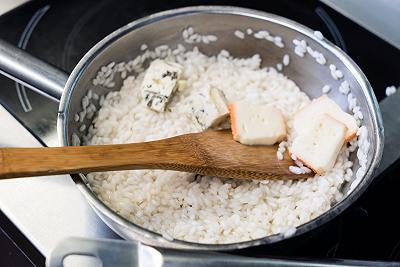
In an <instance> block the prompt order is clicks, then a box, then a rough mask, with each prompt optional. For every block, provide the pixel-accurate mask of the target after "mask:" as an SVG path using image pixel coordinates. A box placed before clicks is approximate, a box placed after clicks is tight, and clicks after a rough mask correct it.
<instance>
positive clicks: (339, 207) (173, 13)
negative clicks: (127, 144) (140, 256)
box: [57, 6, 384, 250]
mask: <svg viewBox="0 0 400 267" xmlns="http://www.w3.org/2000/svg"><path fill="white" fill-rule="evenodd" d="M198 13H214V14H231V15H241V16H247V17H253V18H257V19H261V20H265V21H269V22H272V23H276V24H279V25H282V26H284V27H289V28H292V29H294V30H296V31H298V32H299V33H301V34H303V35H306V36H307V37H309V38H311V39H313V40H314V41H316V42H318V43H319V44H320V45H321V46H323V47H324V48H325V49H327V50H329V51H330V52H332V53H333V54H334V55H335V56H337V57H338V58H339V59H340V60H341V61H342V62H343V64H345V65H346V67H347V68H348V69H349V70H350V71H351V73H352V75H353V76H354V78H355V79H356V80H357V82H358V83H359V84H360V86H361V88H362V91H363V94H364V95H365V98H366V101H367V105H368V109H369V111H370V112H371V118H372V125H373V128H374V132H373V133H370V134H373V135H374V138H375V140H376V146H375V147H374V153H373V154H371V156H372V157H373V158H372V161H371V164H370V165H369V166H368V169H367V171H366V173H365V175H364V177H363V179H362V180H361V181H360V182H359V184H358V185H357V186H356V187H355V188H354V189H353V191H352V192H351V193H350V194H348V195H347V196H345V197H344V198H343V199H342V200H341V201H340V202H338V203H336V204H335V205H334V206H332V207H331V208H330V209H329V210H328V211H326V212H324V213H322V214H321V215H319V216H318V217H316V218H314V219H313V220H311V221H308V222H307V223H305V224H302V225H299V226H297V227H296V232H295V234H293V235H292V236H290V238H291V237H294V236H298V235H301V234H303V233H306V232H308V231H310V230H313V229H315V228H317V227H318V226H320V225H322V224H325V223H327V222H328V221H330V220H331V219H333V218H335V217H336V216H337V215H338V214H340V213H341V212H342V211H343V210H345V209H346V208H347V207H348V206H349V205H350V204H351V203H353V202H354V201H355V200H356V199H358V197H359V196H360V195H361V194H362V193H363V192H364V191H365V189H366V188H367V187H368V185H369V184H370V183H371V181H372V180H373V177H372V175H373V173H374V171H375V170H376V169H377V167H378V165H379V162H380V160H381V157H382V153H383V141H384V135H383V123H382V117H381V113H380V109H379V105H378V102H377V100H376V98H375V95H374V93H373V90H372V87H371V85H370V83H369V82H368V80H367V78H366V77H365V75H364V73H363V72H362V71H361V69H360V68H359V67H358V66H357V65H356V64H355V62H354V61H353V60H352V59H351V58H350V57H349V56H348V55H346V54H345V53H344V52H343V51H342V50H341V49H340V48H339V47H337V46H336V45H334V44H332V43H331V42H330V41H329V40H326V39H324V40H323V41H322V40H320V39H318V38H317V37H316V36H315V35H314V31H313V30H311V29H310V28H308V27H306V26H303V25H301V24H299V23H297V22H295V21H292V20H290V19H287V18H284V17H281V16H277V15H274V14H270V13H267V12H263V11H258V10H253V9H247V8H241V7H234V6H193V7H184V8H178V9H172V10H167V11H163V12H159V13H155V14H153V15H149V16H146V17H143V18H141V19H138V20H135V21H133V22H131V23H129V24H127V25H125V26H123V27H121V28H119V29H117V30H116V31H114V32H112V33H111V34H109V35H108V36H106V37H105V38H104V39H102V40H101V41H100V42H98V43H97V44H96V45H95V46H94V47H93V48H91V49H90V50H89V51H88V52H87V53H86V54H85V56H84V57H83V58H82V59H81V60H80V61H79V63H78V64H77V65H76V67H75V68H74V70H73V71H72V73H71V75H70V76H69V78H68V81H67V83H66V85H65V88H64V92H63V94H62V97H61V100H60V106H59V111H58V119H57V132H58V137H59V142H60V144H61V145H62V146H68V145H70V144H69V140H68V136H67V123H68V120H67V118H68V107H69V104H70V101H71V98H72V92H73V90H74V89H75V88H76V84H77V81H78V80H79V79H80V77H81V76H82V75H83V73H84V71H85V69H86V68H87V67H88V66H89V64H90V63H91V61H92V60H93V59H94V58H95V57H96V56H97V55H98V54H99V53H101V52H102V51H103V50H105V49H107V47H108V46H109V45H111V44H112V43H113V42H114V41H117V40H118V39H119V38H120V37H122V36H124V35H125V34H127V33H129V32H131V31H133V30H135V29H138V28H140V27H142V26H145V25H147V24H151V23H153V22H158V21H162V20H164V19H166V18H171V17H177V16H183V15H193V14H198ZM71 176H72V178H73V180H74V181H75V183H76V184H77V186H78V188H79V189H80V191H81V192H82V193H83V195H84V196H85V197H86V199H87V200H88V202H89V203H90V205H91V206H92V207H93V208H94V210H95V211H96V212H98V213H100V214H101V215H104V216H106V217H107V218H109V219H111V220H112V221H113V222H114V223H116V224H118V225H119V226H122V227H123V228H125V229H129V230H130V231H133V232H134V233H135V234H136V235H137V236H140V240H138V241H140V242H143V243H146V244H150V245H154V246H158V247H166V248H175V249H191V250H234V249H242V248H247V247H251V246H258V245H262V244H271V243H275V242H278V241H281V240H285V239H287V238H289V237H285V236H284V235H283V234H282V233H281V234H274V235H270V236H265V237H263V238H259V239H254V240H249V241H244V242H238V243H227V244H203V243H194V242H188V241H183V240H178V239H174V240H168V239H166V238H164V237H163V236H162V235H161V234H158V233H155V232H153V231H150V230H147V229H145V228H143V227H141V226H139V225H136V224H134V223H132V222H130V221H128V220H127V219H125V218H123V217H122V216H120V215H118V214H117V213H116V212H114V211H113V210H111V209H110V208H109V207H107V206H106V205H105V204H104V203H103V202H102V201H101V200H100V199H98V198H97V196H96V195H95V194H94V193H93V192H92V190H91V189H90V188H89V186H88V185H87V182H86V178H85V176H84V175H83V174H79V175H71ZM100 217H102V216H100ZM103 221H104V220H103ZM109 226H110V227H111V228H113V227H112V225H109ZM114 230H115V229H114ZM117 232H118V231H117ZM120 234H121V233H120ZM122 235H123V234H122ZM123 237H126V236H123Z"/></svg>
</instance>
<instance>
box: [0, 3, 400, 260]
mask: <svg viewBox="0 0 400 267" xmlns="http://www.w3.org/2000/svg"><path fill="white" fill-rule="evenodd" d="M199 4H201V5H208V4H218V5H224V4H226V5H235V6H243V7H248V8H254V9H259V10H263V11H267V12H271V13H275V14H278V15H281V16H285V17H288V18H290V19H292V20H295V21H298V22H300V23H302V24H304V25H306V26H309V27H310V28H313V29H318V30H320V31H321V32H322V33H323V34H324V36H325V37H327V38H328V39H330V40H331V41H333V42H334V43H336V44H337V45H338V46H339V47H341V48H342V49H343V50H345V51H346V52H347V53H348V54H349V55H350V56H351V57H352V58H353V60H354V61H355V62H356V63H357V64H358V65H359V66H360V67H361V69H362V70H363V71H364V73H365V74H366V76H367V77H368V79H369V81H370V82H371V84H372V87H373V88H374V91H375V94H376V96H377V98H378V100H380V99H382V98H383V97H384V96H385V88H386V86H389V85H393V84H394V85H398V84H400V75H399V73H400V68H399V67H398V65H399V62H400V52H399V50H397V49H396V48H394V47H392V46H391V45H389V44H387V43H386V42H384V41H382V40H381V39H379V38H378V37H376V36H375V35H373V34H372V33H370V32H368V31H366V30H364V29H363V28H361V27H360V26H358V25H357V24H355V23H353V22H352V21H350V20H348V19H347V18H345V17H343V16H342V15H340V14H338V13H337V12H335V11H333V10H332V9H330V8H328V7H326V6H325V5H323V4H321V3H320V2H318V1H311V0H310V1H304V0H303V1H298V0H281V1H253V0H249V1H232V0H231V1H225V0H223V1H190V0H180V1H178V0H176V1H154V0H146V1H143V0H137V1H127V0H125V1H124V0H98V1H82V0H79V1H78V0H69V1H31V2H29V3H27V4H25V5H24V6H21V7H20V8H18V9H16V10H13V11H11V12H9V13H7V14H5V15H3V16H1V17H0V29H1V30H0V38H3V39H5V40H7V41H9V42H11V43H13V44H15V45H17V44H19V45H20V46H23V47H25V49H26V50H28V51H29V52H30V53H31V54H33V55H35V56H37V57H39V58H41V59H44V60H46V61H48V62H50V63H52V64H54V65H56V66H58V67H60V68H61V69H63V70H65V71H66V72H70V71H71V70H72V69H73V67H74V66H75V64H76V63H77V62H78V61H79V59H80V58H81V57H82V56H83V55H84V54H85V52H86V51H87V50H88V49H89V48H91V47H92V46H93V45H94V44H95V43H96V42H98V41H99V40H100V39H102V38H103V37H104V36H106V35H107V34H109V33H110V32H112V31H113V30H115V29H117V28H119V27H121V26H123V25H125V24H127V23H128V22H130V21H132V20H135V19H137V18H139V17H143V16H145V15H148V14H151V13H154V12H157V11H161V10H166V9H171V8H175V7H182V6H188V5H199ZM28 24H29V27H27V25H28ZM0 87H1V91H0V103H2V104H3V105H4V106H6V107H7V108H8V110H9V111H11V112H12V113H13V114H14V115H15V116H17V117H18V118H19V119H20V120H21V122H22V123H23V124H25V126H26V127H28V128H30V130H31V131H32V132H33V133H34V134H36V135H39V136H40V134H38V133H37V132H36V131H39V130H40V129H39V130H38V128H40V127H43V126H40V127H38V125H33V124H32V122H30V121H29V120H28V119H26V118H28V117H29V116H32V114H36V115H37V114H39V116H44V117H46V116H48V118H49V119H48V120H47V122H46V123H50V124H52V123H54V122H55V116H56V113H55V111H56V104H55V103H50V102H49V103H48V105H41V104H39V103H42V102H41V101H42V96H39V95H37V94H36V93H33V92H30V91H29V90H27V91H25V90H21V88H19V89H16V86H15V84H14V82H11V81H10V80H8V79H6V78H4V77H0ZM18 94H19V95H20V96H19V97H18ZM21 94H22V95H23V94H25V96H24V97H22V98H21ZM53 110H54V111H53ZM49 114H50V115H49ZM52 127H54V126H52ZM399 174H400V168H397V166H392V169H391V171H389V172H386V175H385V177H379V179H376V182H375V183H374V184H373V185H372V186H371V187H370V188H369V189H368V191H367V192H366V193H365V194H364V195H363V196H362V197H361V198H360V199H359V200H358V201H357V202H356V203H355V204H353V205H352V206H351V207H350V208H349V209H348V210H346V211H345V212H344V213H343V214H342V215H340V216H338V217H337V218H336V219H335V220H333V221H332V222H330V223H329V224H327V225H325V226H324V227H322V228H320V229H317V230H315V231H313V232H311V233H308V234H306V235H305V236H302V237H300V238H298V239H297V240H291V241H290V242H282V243H279V244H276V245H274V246H269V247H258V248H252V249H247V250H245V251H241V252H239V253H247V254H252V255H257V256H262V255H264V256H265V255H269V256H271V255H272V256H284V257H313V258H350V259H370V260H399V261H400V227H398V226H399V225H400V218H399V216H397V214H396V210H397V209H398V205H400V194H398V191H399V190H400V180H399V179H398V178H397V177H398V175H399ZM0 227H1V229H0V247H1V248H2V249H1V250H0V266H42V265H43V264H44V257H43V256H42V255H41V254H40V253H39V252H38V251H37V250H36V249H35V248H34V247H33V245H32V244H30V242H29V240H27V239H26V238H24V236H23V235H22V234H21V233H20V232H19V231H18V229H16V227H15V226H13V224H12V222H11V221H9V220H8V219H7V218H6V217H5V216H4V215H3V214H2V213H0Z"/></svg>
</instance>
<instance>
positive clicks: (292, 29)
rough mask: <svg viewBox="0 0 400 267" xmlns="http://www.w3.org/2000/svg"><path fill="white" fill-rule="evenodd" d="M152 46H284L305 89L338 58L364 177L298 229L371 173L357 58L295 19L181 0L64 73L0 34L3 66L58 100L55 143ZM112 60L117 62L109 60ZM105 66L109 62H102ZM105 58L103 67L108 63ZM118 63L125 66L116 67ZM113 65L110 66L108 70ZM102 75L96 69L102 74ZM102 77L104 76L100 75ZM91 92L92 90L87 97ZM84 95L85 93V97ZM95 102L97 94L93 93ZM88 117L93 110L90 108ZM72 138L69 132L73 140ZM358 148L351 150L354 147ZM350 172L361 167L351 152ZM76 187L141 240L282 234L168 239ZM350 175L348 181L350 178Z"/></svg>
mask: <svg viewBox="0 0 400 267" xmlns="http://www.w3.org/2000/svg"><path fill="white" fill-rule="evenodd" d="M188 26H192V27H193V28H194V29H195V31H197V32H200V33H202V34H212V35H215V36H217V37H218V40H217V41H215V42H211V43H209V44H204V43H195V44H193V43H192V44H190V43H187V42H184V40H183V38H182V31H183V30H184V29H185V28H186V27H188ZM247 28H252V29H254V30H262V29H265V30H268V31H269V32H270V33H272V34H274V35H279V36H281V37H282V40H283V43H284V47H283V48H281V47H278V46H276V45H275V44H274V43H273V42H266V41H265V40H264V41H263V40H259V39H256V38H251V39H250V38H246V39H245V40H242V39H240V38H237V37H236V36H235V35H234V34H233V33H234V31H235V30H241V31H242V32H246V29H247ZM296 38H297V39H304V40H306V41H307V43H308V44H309V45H310V46H311V47H313V48H314V49H317V50H319V51H321V52H322V53H323V54H324V56H325V58H326V60H327V64H325V65H321V64H318V63H316V62H315V60H314V59H313V58H312V57H310V56H305V57H299V56H297V55H296V54H295V53H294V44H293V43H292V40H293V39H296ZM144 43H145V44H147V45H148V46H149V48H155V47H157V46H159V45H168V46H170V47H172V48H174V47H176V46H177V44H183V45H184V46H185V47H186V48H189V49H190V48H192V47H194V46H198V47H199V49H200V50H201V51H202V52H204V53H206V54H209V55H215V54H217V53H218V52H219V51H220V50H221V49H226V50H228V51H230V52H231V54H232V55H233V56H235V57H246V56H252V55H254V54H255V53H258V54H260V55H261V56H262V58H263V64H264V65H266V66H275V65H276V64H277V63H280V62H282V57H283V56H284V55H285V54H288V55H290V59H291V62H290V64H289V65H288V66H287V67H285V68H284V70H283V73H284V74H285V75H287V76H288V77H289V78H291V79H292V80H294V81H295V82H296V83H297V84H298V85H299V86H300V88H302V89H303V90H304V91H305V92H306V93H307V94H308V95H309V96H310V97H312V98H314V97H318V96H320V95H321V88H322V87H323V85H325V84H330V85H331V86H332V88H338V87H339V86H340V82H341V81H337V80H334V79H333V78H332V77H331V74H330V71H329V67H328V66H329V64H334V65H336V66H337V67H338V68H339V69H340V70H341V71H342V72H343V74H344V77H345V79H346V80H347V81H348V82H349V84H350V87H351V92H352V94H353V95H354V96H355V97H356V98H357V101H358V103H359V105H360V107H361V111H362V113H363V115H364V120H363V125H365V126H366V127H367V130H368V140H369V142H370V144H371V146H370V149H369V152H368V162H367V168H366V173H365V175H364V176H363V177H362V179H357V180H356V179H355V177H353V178H352V181H351V182H349V183H347V184H346V185H344V187H343V188H342V192H343V194H344V198H343V199H342V200H341V201H340V202H338V203H335V204H334V205H333V206H332V207H331V208H330V209H329V210H328V211H326V212H325V213H323V214H322V215H320V216H318V217H317V218H315V219H313V220H311V221H309V222H308V223H305V224H303V225H301V226H299V227H297V229H296V233H295V235H299V234H302V233H305V232H307V231H310V230H311V229H314V228H316V227H318V226H320V225H322V224H324V223H326V222H328V221H329V220H331V219H332V218H334V217H335V216H337V215H338V214H339V213H340V212H342V211H343V210H344V209H345V208H346V207H348V206H349V205H350V204H351V203H352V202H354V201H355V200H356V199H357V198H358V197H359V196H360V195H361V194H362V193H363V192H364V191H365V189H366V188H367V186H368V185H369V184H370V182H371V181H372V174H373V172H374V170H375V169H376V168H377V166H378V164H379V161H380V159H381V155H382V151H383V126H382V119H381V115H380V111H379V106H378V104H377V101H376V99H375V96H374V94H373V91H372V89H371V86H370V84H369V82H368V80H367V79H366V77H365V76H364V74H363V73H362V71H361V70H360V69H359V68H358V66H357V65H356V64H355V63H354V62H353V61H352V60H351V59H350V58H349V57H348V56H347V55H346V54H345V53H344V52H343V51H341V50H340V49H339V48H337V47H336V46H335V45H333V44H332V43H331V42H329V41H328V40H326V39H323V40H321V39H319V38H318V37H317V36H316V35H314V33H313V30H311V29H309V28H307V27H305V26H303V25H300V24H298V23H296V22H294V21H291V20H288V19H286V18H282V17H279V16H276V15H272V14H268V13H264V12H259V11H255V10H250V9H243V8H236V7H220V6H200V7H189V8H181V9H176V10H170V11H166V12H161V13H158V14H155V15H151V16H148V17H145V18H142V19H139V20H137V21H134V22H132V23H130V24H128V25H126V26H124V27H122V28H120V29H118V30H116V31H115V32H113V33H111V34H110V35H108V36H107V37H106V38H104V39H103V40H102V41H100V42H99V43H98V44H97V45H95V46H94V47H93V48H92V49H91V50H90V51H89V52H88V53H87V54H86V55H85V56H84V57H83V58H82V59H81V61H80V62H79V63H78V65H77V66H76V67H75V68H74V70H73V71H72V73H71V74H70V75H69V76H68V75H67V74H65V73H63V72H62V71H60V70H57V69H56V68H54V67H52V66H49V65H48V64H46V63H44V62H42V61H40V60H38V59H35V58H33V57H32V56H30V55H27V54H26V53H25V52H23V51H21V50H19V49H17V48H15V47H13V46H11V45H10V44H8V43H6V42H4V41H1V40H0V71H1V72H2V73H3V74H5V75H7V76H9V77H11V78H12V79H15V80H17V81H19V82H22V83H24V84H25V85H27V86H29V87H31V88H33V89H34V90H36V91H38V92H40V93H42V94H44V95H46V96H48V97H50V98H52V99H55V100H57V101H60V106H59V110H58V134H59V141H60V145H62V146H70V145H72V144H73V141H74V143H75V144H77V143H79V142H78V140H81V139H82V137H83V136H84V134H85V131H83V132H82V131H80V130H79V129H80V128H81V129H83V128H85V127H84V126H82V125H85V126H86V129H87V128H88V126H89V125H90V124H91V119H89V118H88V116H87V117H86V118H85V119H84V121H82V122H80V121H75V118H74V117H76V116H75V114H79V113H80V112H82V98H83V97H84V96H86V95H87V94H88V92H89V90H92V92H94V93H96V94H97V95H100V96H101V95H105V94H107V93H108V92H110V91H113V90H119V88H120V86H121V84H122V79H121V75H113V73H114V72H116V71H118V70H117V69H116V68H119V67H118V66H120V67H121V66H122V65H119V63H120V62H127V61H129V60H131V59H133V58H135V57H136V56H137V55H139V54H141V53H142V52H141V49H140V47H141V45H142V44H144ZM113 62H115V65H114V63H113ZM103 66H106V67H103ZM107 66H108V67H107ZM121 68H122V67H121ZM109 69H111V71H110V70H109ZM99 71H102V72H103V74H104V75H103V76H102V78H101V79H103V80H102V81H101V82H99V81H97V82H95V84H96V85H94V83H93V81H94V79H95V78H96V76H97V74H98V72H99ZM100 76H101V75H100ZM105 77H106V78H105ZM330 96H331V97H332V98H333V99H334V100H335V101H336V102H337V103H338V104H339V105H341V107H342V108H343V109H347V97H346V96H345V95H342V94H340V93H339V91H338V90H333V91H332V92H331V93H330ZM92 99H93V98H92ZM85 101H86V100H85ZM92 104H94V105H95V106H96V107H97V108H98V107H99V101H93V102H92ZM89 117H90V116H89ZM73 139H74V140H73ZM353 154H355V153H353ZM353 158H354V159H355V164H354V166H353V170H354V173H356V170H357V169H358V168H359V163H358V161H357V160H356V157H355V155H353ZM72 177H73V179H74V181H75V182H76V184H77V186H78V187H79V189H80V190H81V191H82V193H83V194H84V195H85V197H86V198H87V200H88V201H89V203H90V205H91V206H92V207H93V209H94V210H95V211H96V213H97V214H98V215H99V216H100V217H101V218H102V219H103V221H104V222H105V223H106V224H107V225H108V226H110V227H111V228H112V229H113V230H114V231H115V232H117V233H118V234H119V235H121V236H122V237H124V238H126V239H131V240H138V241H141V242H143V243H145V244H148V245H152V246H157V247H164V248H176V249H192V250H229V249H240V248H245V247H250V246H256V245H260V244H268V243H274V242H277V241H280V240H283V239H285V238H286V237H285V236H284V235H281V234H276V235H272V236H266V237H263V238H260V239H256V240H251V241H246V242H240V243H231V244H217V245H216V244H199V243H193V242H186V241H182V240H168V239H166V238H164V237H163V236H162V235H159V234H157V233H155V232H152V231H149V230H147V229H144V228H143V227H140V226H138V225H135V224H134V223H131V222H129V221H127V220H126V219H124V218H122V217H121V216H119V215H118V214H117V213H115V212H114V211H112V210H111V209H110V208H108V207H107V206H106V205H105V204H104V203H102V202H101V201H100V200H99V199H98V198H97V197H96V195H95V194H94V193H93V192H92V190H91V189H90V187H89V186H88V181H87V179H86V177H85V175H83V174H80V175H73V176H72ZM352 183H353V186H350V185H351V184H352Z"/></svg>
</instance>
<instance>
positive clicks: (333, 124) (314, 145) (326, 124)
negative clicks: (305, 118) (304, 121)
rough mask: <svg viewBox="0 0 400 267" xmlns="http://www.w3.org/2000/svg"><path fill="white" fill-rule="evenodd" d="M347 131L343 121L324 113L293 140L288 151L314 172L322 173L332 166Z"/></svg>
mask: <svg viewBox="0 0 400 267" xmlns="http://www.w3.org/2000/svg"><path fill="white" fill-rule="evenodd" d="M347 131H348V128H347V127H346V125H345V124H344V123H342V122H340V121H338V120H337V119H335V118H333V117H331V116H330V115H326V114H325V115H323V116H322V117H320V119H319V120H318V121H317V122H316V123H315V124H313V128H311V129H310V130H309V131H307V132H304V133H302V134H301V135H299V136H297V137H296V138H295V139H294V140H293V144H292V146H291V148H290V149H289V151H290V153H291V154H294V155H295V156H296V158H297V160H299V161H301V162H303V164H304V165H306V166H307V167H309V168H311V169H312V170H313V171H314V172H316V173H317V174H319V175H324V174H325V173H326V172H327V171H329V170H330V169H332V167H333V166H334V164H335V161H336V158H337V156H338V154H339V152H340V149H341V148H342V146H343V144H344V142H345V139H346V134H347Z"/></svg>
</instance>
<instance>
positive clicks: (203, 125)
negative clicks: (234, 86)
mask: <svg viewBox="0 0 400 267" xmlns="http://www.w3.org/2000/svg"><path fill="white" fill-rule="evenodd" d="M228 116H229V110H228V102H227V100H226V97H225V95H224V92H222V91H221V90H219V89H217V88H210V89H209V90H208V92H207V93H205V94H199V95H198V96H197V98H196V99H195V101H194V102H193V103H192V118H193V121H194V122H195V123H196V125H197V126H198V127H199V128H200V129H201V130H206V129H208V128H215V127H218V126H220V125H221V123H223V122H225V121H227V118H228Z"/></svg>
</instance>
